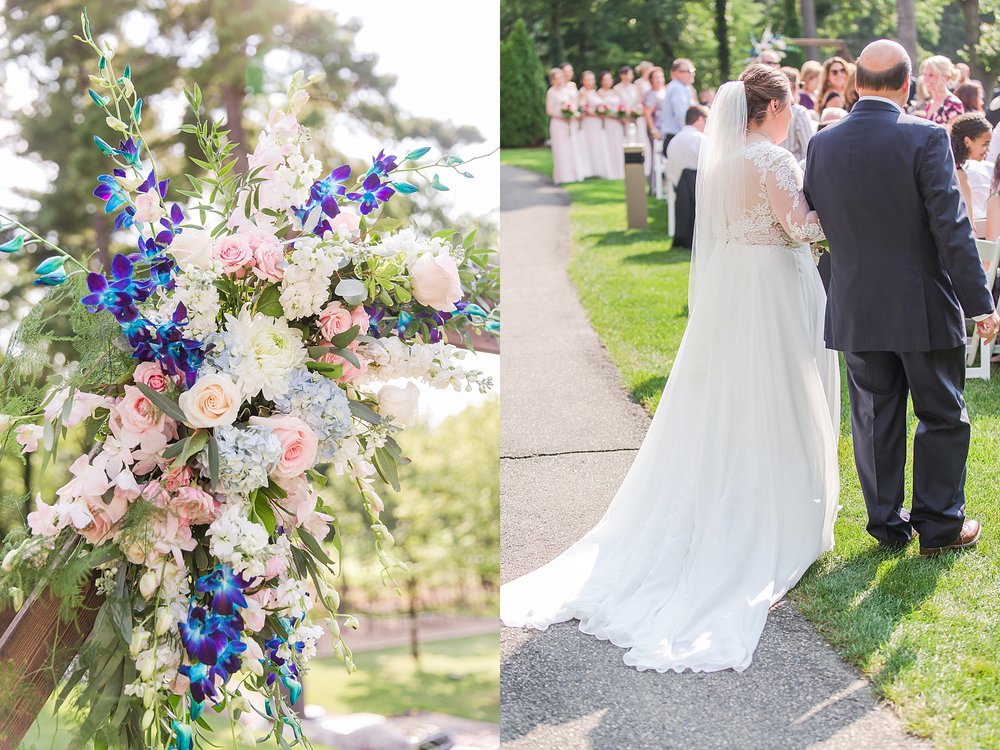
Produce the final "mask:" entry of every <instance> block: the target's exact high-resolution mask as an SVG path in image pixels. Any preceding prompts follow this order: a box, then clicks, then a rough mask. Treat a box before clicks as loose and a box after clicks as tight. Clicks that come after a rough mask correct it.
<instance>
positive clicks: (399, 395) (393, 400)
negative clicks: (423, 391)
mask: <svg viewBox="0 0 1000 750" xmlns="http://www.w3.org/2000/svg"><path fill="white" fill-rule="evenodd" d="M419 397H420V389H419V388H417V386H416V384H415V383H407V384H406V387H405V388H400V387H399V386H395V385H383V386H382V388H380V389H379V392H378V407H379V411H380V412H381V413H382V416H385V417H392V419H393V421H395V422H397V423H398V424H399V425H401V426H402V427H409V426H411V425H412V424H413V423H414V421H416V418H417V399H418V398H419Z"/></svg>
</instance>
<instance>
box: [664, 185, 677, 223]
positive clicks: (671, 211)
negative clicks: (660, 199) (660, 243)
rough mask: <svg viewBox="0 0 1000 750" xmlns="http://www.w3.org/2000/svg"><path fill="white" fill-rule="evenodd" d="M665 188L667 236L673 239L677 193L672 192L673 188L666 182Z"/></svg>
mask: <svg viewBox="0 0 1000 750" xmlns="http://www.w3.org/2000/svg"><path fill="white" fill-rule="evenodd" d="M666 182H667V188H666V198H667V236H668V237H673V236H674V232H675V230H676V229H677V211H676V208H677V191H675V190H674V186H673V185H671V184H670V181H669V180H667V181H666Z"/></svg>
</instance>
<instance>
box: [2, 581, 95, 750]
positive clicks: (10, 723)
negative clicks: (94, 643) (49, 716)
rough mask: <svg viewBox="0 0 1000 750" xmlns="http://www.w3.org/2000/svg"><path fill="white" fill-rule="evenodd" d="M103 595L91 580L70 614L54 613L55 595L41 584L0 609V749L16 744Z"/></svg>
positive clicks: (73, 653) (66, 663)
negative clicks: (12, 606)
mask: <svg viewBox="0 0 1000 750" xmlns="http://www.w3.org/2000/svg"><path fill="white" fill-rule="evenodd" d="M103 602H104V597H103V595H101V594H98V593H97V587H96V585H95V583H94V581H93V580H91V581H90V583H89V584H88V585H87V588H86V590H85V591H84V596H83V605H82V606H81V608H80V610H79V611H78V612H77V614H76V617H74V618H73V619H71V620H68V621H62V620H60V619H59V599H58V598H57V597H56V596H54V595H53V594H52V592H51V591H50V590H49V589H48V588H46V589H44V590H43V591H41V592H40V593H39V592H37V591H36V592H35V593H33V594H32V595H31V596H30V597H29V598H28V600H27V601H26V602H25V603H24V606H22V607H21V609H20V610H18V611H17V612H16V613H14V612H12V611H9V610H8V611H4V612H0V626H4V627H3V634H2V635H0V689H2V690H3V691H4V695H3V698H0V750H16V748H17V746H18V745H19V744H20V742H21V740H22V739H23V738H24V735H25V734H27V732H28V730H29V729H30V728H31V725H32V724H33V723H34V721H35V718H36V717H37V716H38V714H39V713H40V712H41V710H42V708H43V707H44V706H45V702H46V701H47V700H48V699H49V696H50V695H51V694H52V691H53V690H54V689H55V687H56V684H57V683H58V681H59V679H60V678H61V677H62V675H63V674H64V673H65V671H66V669H67V668H68V667H69V664H70V662H71V661H72V660H73V657H74V656H76V655H77V653H79V651H80V648H81V646H83V642H84V640H86V638H87V636H88V635H89V634H90V631H91V630H92V629H93V627H94V621H95V620H96V619H97V612H98V610H99V609H100V607H101V604H103Z"/></svg>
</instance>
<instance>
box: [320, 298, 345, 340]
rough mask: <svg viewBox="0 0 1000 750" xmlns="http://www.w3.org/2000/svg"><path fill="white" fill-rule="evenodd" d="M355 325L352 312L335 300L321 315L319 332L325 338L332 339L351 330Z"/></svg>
mask: <svg viewBox="0 0 1000 750" xmlns="http://www.w3.org/2000/svg"><path fill="white" fill-rule="evenodd" d="M353 325H354V319H353V317H352V315H351V311H350V310H348V309H347V308H346V307H344V306H343V305H342V304H341V303H340V302H339V301H337V300H335V301H333V302H331V303H330V304H329V305H327V306H326V307H324V308H323V310H322V311H321V312H320V314H319V330H320V333H322V334H323V338H326V339H332V338H333V337H334V336H336V335H337V334H340V333H343V332H344V331H347V330H349V329H350V328H351V327H352V326H353Z"/></svg>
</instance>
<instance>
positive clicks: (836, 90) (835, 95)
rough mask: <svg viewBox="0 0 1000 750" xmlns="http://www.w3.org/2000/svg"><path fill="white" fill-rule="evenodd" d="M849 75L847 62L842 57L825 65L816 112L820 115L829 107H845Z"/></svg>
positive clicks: (834, 58)
mask: <svg viewBox="0 0 1000 750" xmlns="http://www.w3.org/2000/svg"><path fill="white" fill-rule="evenodd" d="M847 73H848V70H847V61H846V60H845V59H844V58H842V57H831V58H829V59H828V60H827V61H826V62H824V63H823V72H822V73H821V74H820V77H819V96H818V97H817V99H816V112H818V113H819V114H820V115H822V114H823V110H824V109H826V108H827V107H843V106H844V103H845V102H844V93H845V90H846V89H847Z"/></svg>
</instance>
